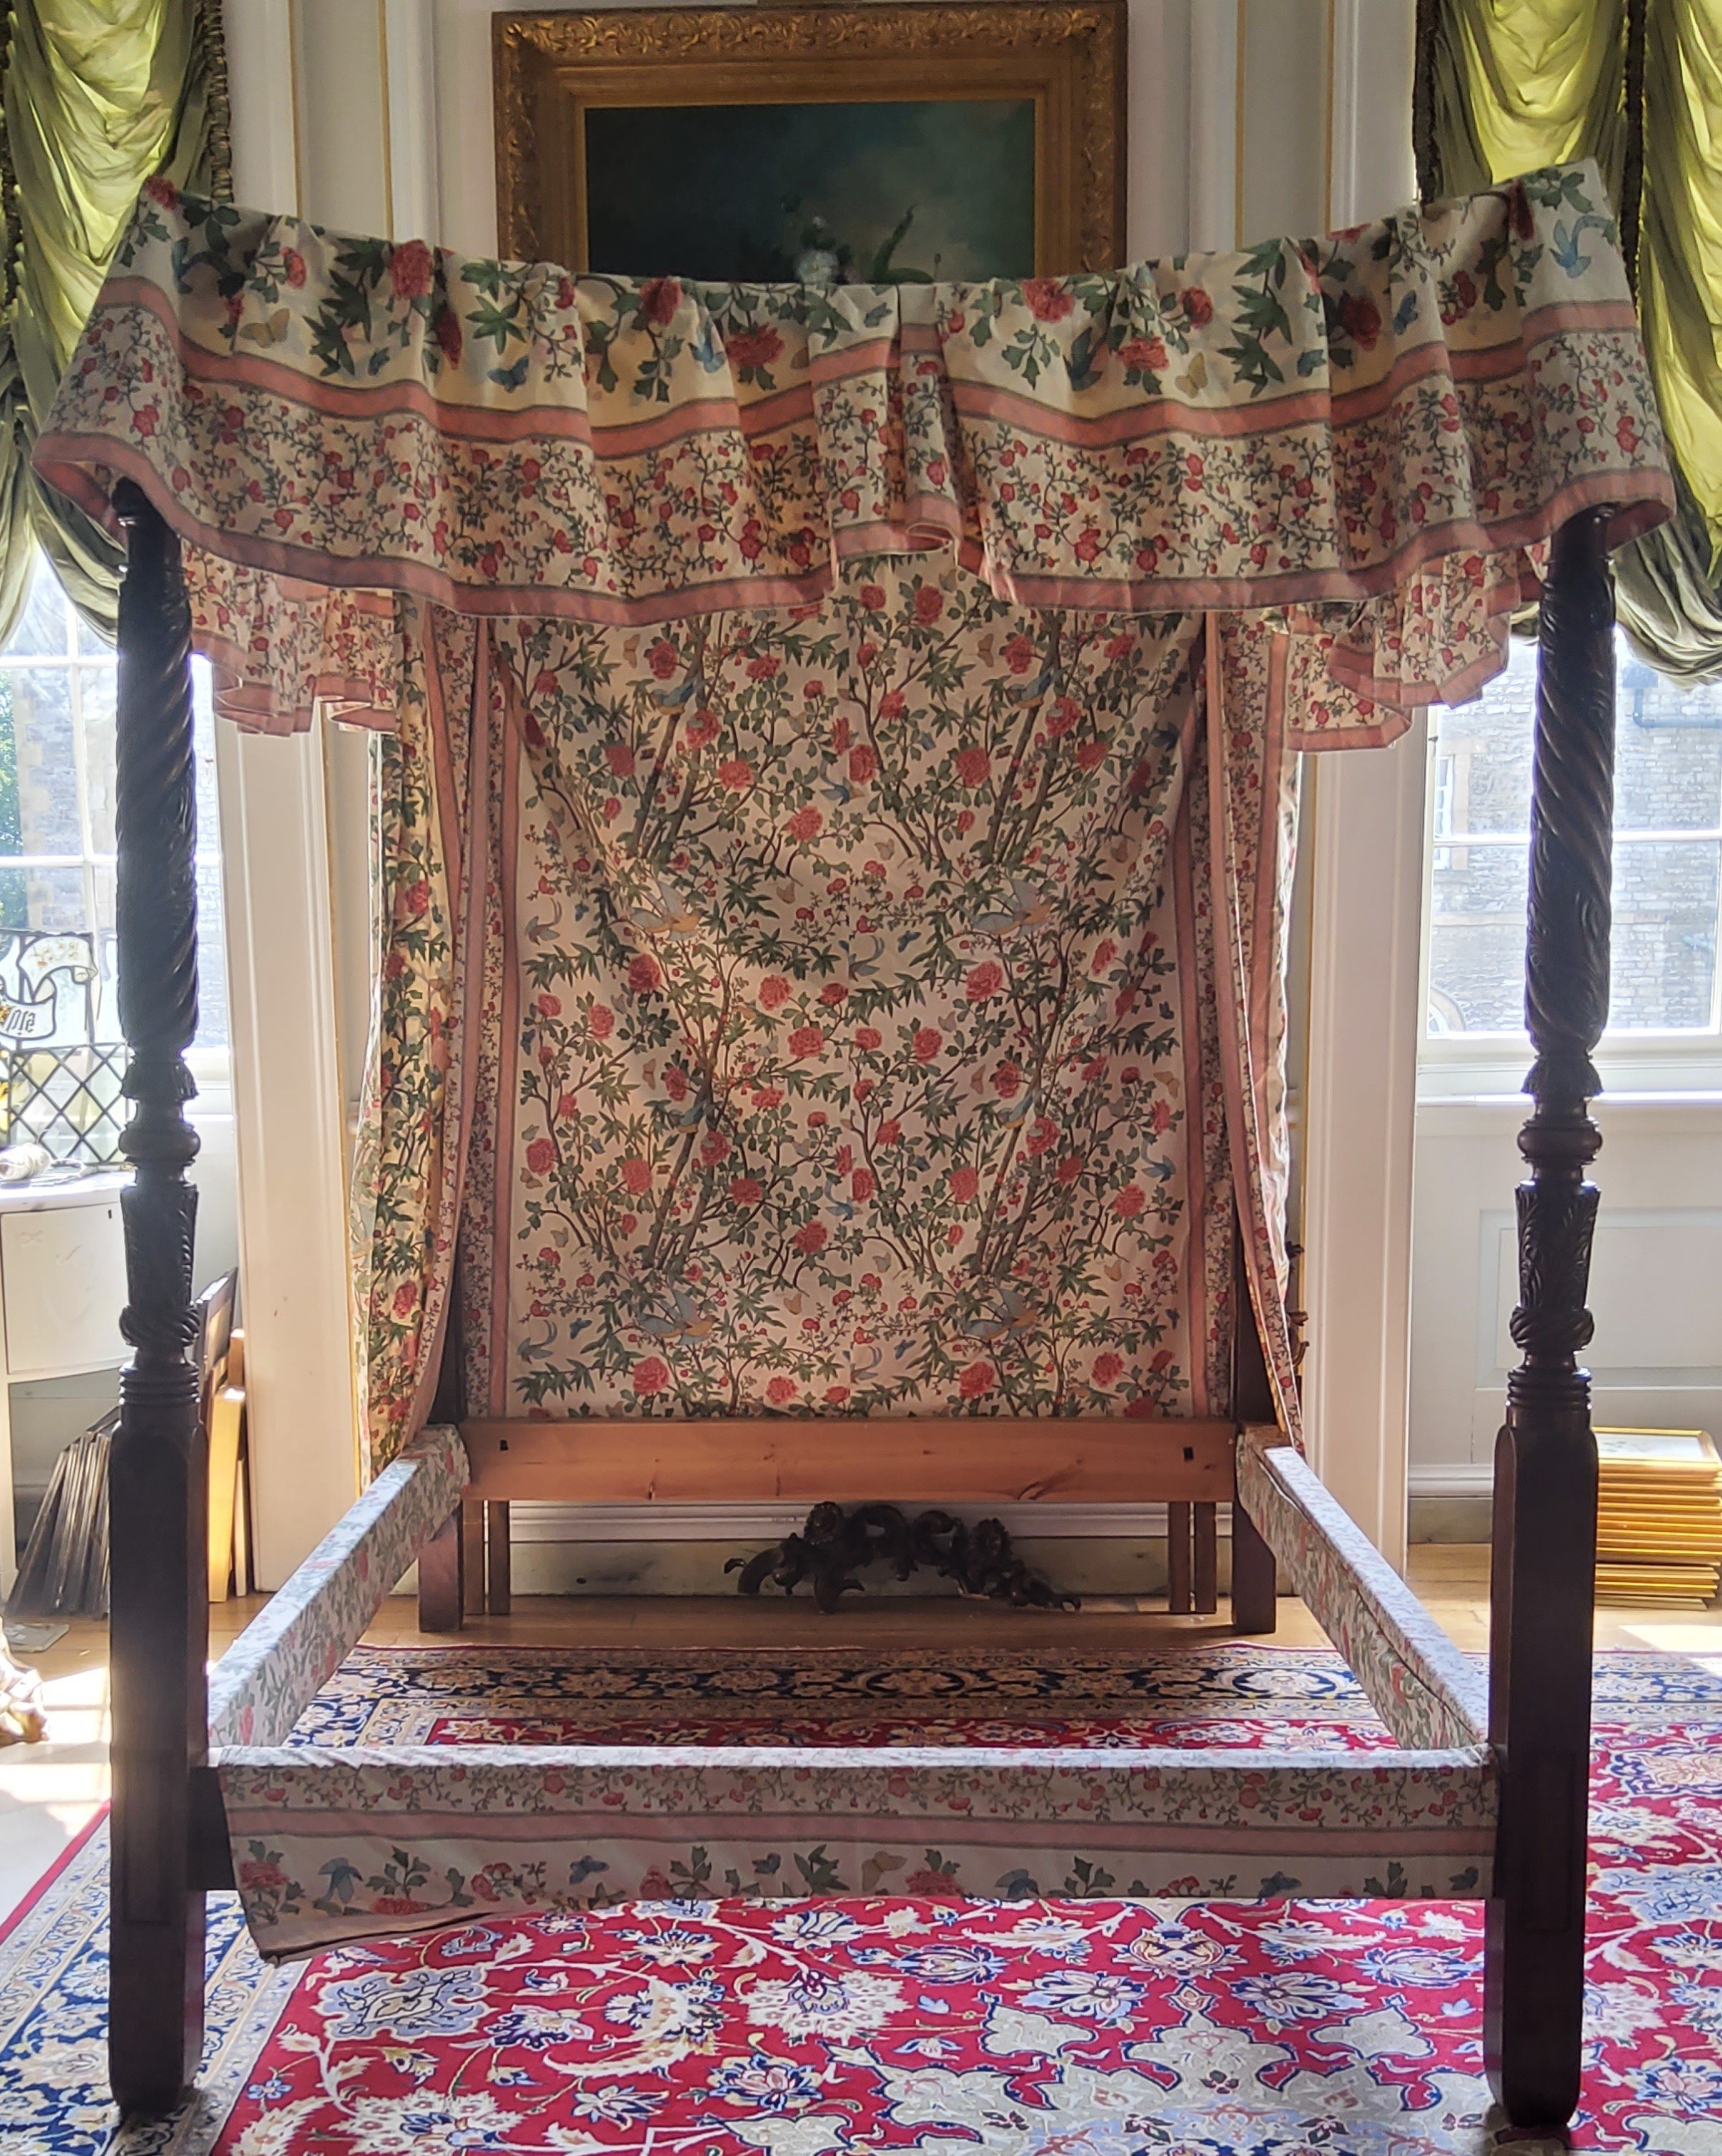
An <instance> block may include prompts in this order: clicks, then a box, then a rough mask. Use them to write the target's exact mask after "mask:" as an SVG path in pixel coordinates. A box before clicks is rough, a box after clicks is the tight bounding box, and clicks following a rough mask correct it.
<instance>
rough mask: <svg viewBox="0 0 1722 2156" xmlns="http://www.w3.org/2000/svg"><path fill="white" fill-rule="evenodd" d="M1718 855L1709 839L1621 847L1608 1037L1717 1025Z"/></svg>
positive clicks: (1616, 864) (1720, 864)
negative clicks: (1609, 1035)
mask: <svg viewBox="0 0 1722 2156" xmlns="http://www.w3.org/2000/svg"><path fill="white" fill-rule="evenodd" d="M1719 855H1722V848H1719V847H1718V845H1717V843H1716V841H1715V840H1714V839H1686V840H1684V841H1681V840H1674V841H1668V842H1654V841H1653V842H1651V843H1648V844H1638V845H1632V844H1627V845H1617V846H1616V848H1615V853H1614V946H1613V957H1612V982H1613V993H1612V1000H1611V1003H1610V1005H1609V1013H1608V1029H1609V1031H1610V1032H1611V1033H1622V1032H1625V1033H1632V1032H1644V1031H1665V1030H1676V1029H1692V1028H1697V1029H1702V1028H1705V1027H1708V1026H1709V1024H1711V1023H1712V1006H1713V1000H1714V989H1715V978H1716V908H1717V897H1718V878H1719V869H1722V860H1719Z"/></svg>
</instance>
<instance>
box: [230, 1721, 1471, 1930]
mask: <svg viewBox="0 0 1722 2156" xmlns="http://www.w3.org/2000/svg"><path fill="white" fill-rule="evenodd" d="M218 1768H219V1771H220V1778H221V1789H222V1794H223V1799H224V1802H225V1804H226V1807H227V1815H228V1834H229V1835H230V1837H231V1839H232V1842H233V1874H234V1877H235V1879H236V1881H237V1882H238V1888H239V1892H240V1894H241V1896H242V1897H243V1901H244V1904H245V1912H246V1915H247V1917H248V1918H249V1922H250V1924H251V1928H252V1933H253V1935H254V1938H256V1940H257V1943H258V1945H259V1948H261V1950H262V1951H263V1953H264V1954H265V1955H267V1956H269V1957H270V1958H274V1959H282V1958H291V1957H293V1956H295V1955H299V1954H305V1953H312V1952H315V1951H317V1950H319V1949H320V1948H325V1947H331V1946H336V1945H339V1944H341V1943H344V1942H351V1941H355V1940H360V1939H366V1938H387V1937H392V1936H397V1935H398V1934H400V1933H402V1932H410V1931H427V1930H430V1929H433V1928H436V1927H437V1926H439V1925H443V1924H449V1923H462V1922H470V1921H471V1920H472V1919H473V1918H474V1917H481V1916H523V1915H529V1914H531V1913H533V1912H542V1911H544V1910H546V1909H555V1908H569V1907H595V1906H604V1905H607V1904H610V1903H612V1902H628V1901H636V1900H639V1901H657V1900H665V1899H679V1898H681V1897H687V1896H705V1895H745V1896H748V1897H756V1898H761V1899H766V1900H772V1899H780V1898H786V1897H800V1896H803V1895H817V1894H889V1893H899V1894H900V1893H904V1892H909V1893H916V1894H929V1893H930V1894H935V1895H962V1896H967V1897H973V1898H976V1899H981V1900H1004V1901H1017V1900H1030V1899H1035V1898H1038V1897H1043V1896H1056V1895H1074V1896H1086V1895H1095V1894H1117V1895H1173V1896H1179V1897H1186V1896H1189V1897H1203V1898H1219V1899H1225V1900H1233V1901H1254V1900H1258V1899H1260V1898H1263V1897H1270V1896H1278V1895H1286V1894H1303V1895H1315V1896H1320V1897H1327V1898H1338V1897H1357V1896H1368V1895H1386V1894H1397V1895H1407V1896H1412V1897H1437V1898H1446V1897H1471V1896H1477V1895H1480V1894H1483V1893H1485V1892H1487V1891H1488V1886H1489V1852H1490V1850H1491V1848H1492V1846H1493V1844H1494V1816H1495V1804H1494V1770H1493V1767H1492V1765H1491V1763H1490V1761H1489V1755H1488V1754H1487V1753H1484V1752H1483V1751H1481V1750H1480V1749H1478V1748H1471V1749H1468V1750H1464V1751H1458V1752H1424V1753H1408V1752H1385V1753H1355V1752H1347V1753H1340V1752H1333V1753H1326V1752H1309V1753H1264V1752H1255V1751H1212V1752H1211V1751H1202V1752H1200V1753H1187V1752H1178V1751H1173V1750H1166V1749H1155V1750H1144V1751H1140V1752H1128V1751H1120V1750H1111V1749H1109V1750H1104V1751H1066V1750H1046V1751H1022V1750H1013V1751H1006V1750H976V1749H971V1748H966V1747H956V1746H953V1747H949V1748H945V1747H940V1748H932V1747H928V1748H913V1749H911V1748H902V1749H898V1748H890V1749H889V1750H887V1749H882V1748H874V1749H866V1750H863V1749H843V1750H812V1749H809V1750H805V1751H803V1750H799V1749H797V1750H787V1749H775V1750H763V1749H755V1748H748V1747H745V1746H735V1747H724V1748H683V1747H669V1746H665V1747H662V1748H655V1747H648V1746H632V1747H615V1748H611V1747H602V1746H586V1745H582V1746H567V1747H565V1746H553V1747H552V1746H531V1747H515V1748H508V1747H502V1746H490V1745H471V1746H461V1747H460V1748H458V1749H454V1748H450V1749H446V1750H445V1749H424V1748H400V1749H396V1748H388V1749H387V1750H368V1749H366V1750H360V1749H355V1750H353V1751H351V1752H339V1753H333V1752H318V1751H313V1750H310V1749H309V1748H307V1749H305V1750H301V1751H289V1750H276V1751H241V1750H234V1751H228V1752H225V1753H222V1754H221V1755H220V1757H219V1759H218Z"/></svg>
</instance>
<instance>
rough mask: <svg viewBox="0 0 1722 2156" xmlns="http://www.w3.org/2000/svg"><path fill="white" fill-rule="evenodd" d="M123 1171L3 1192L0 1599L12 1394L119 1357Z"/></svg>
mask: <svg viewBox="0 0 1722 2156" xmlns="http://www.w3.org/2000/svg"><path fill="white" fill-rule="evenodd" d="M126 1180H127V1178H126V1176H125V1175H123V1174H113V1175H99V1176H91V1177H90V1178H88V1179H87V1180H86V1181H84V1182H81V1183H59V1184H57V1185H48V1186H45V1187H44V1186H42V1185H37V1184H30V1183H23V1184H19V1185H17V1186H16V1187H13V1188H6V1187H4V1186H0V1496H3V1497H4V1499H5V1512H4V1514H3V1515H0V1593H7V1592H9V1591H10V1589H11V1586H12V1581H13V1574H14V1573H15V1571H16V1569H17V1560H16V1555H15V1553H14V1551H13V1533H12V1521H11V1517H10V1516H11V1510H12V1507H11V1502H10V1499H11V1493H12V1403H11V1388H12V1386H13V1384H15V1383H19V1382H20V1381H22V1380H23V1379H27V1378H74V1377H79V1376H81V1375H83V1374H84V1373H86V1372H90V1371H95V1370H111V1369H115V1368H118V1366H119V1365H120V1363H123V1362H124V1361H125V1359H126V1343H125V1342H124V1341H123V1340H122V1339H121V1338H120V1323H119V1319H120V1306H121V1305H122V1304H123V1303H124V1301H125V1300H126V1245H125V1239H124V1235H123V1232H122V1229H121V1226H120V1190H121V1188H122V1187H123V1186H124V1184H125V1183H126Z"/></svg>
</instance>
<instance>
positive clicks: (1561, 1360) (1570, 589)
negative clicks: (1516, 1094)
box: [1484, 510, 1614, 2132]
mask: <svg viewBox="0 0 1722 2156" xmlns="http://www.w3.org/2000/svg"><path fill="white" fill-rule="evenodd" d="M1613 822H1614V599H1613V591H1612V583H1611V580H1610V576H1609V569H1608V555H1607V515H1606V512H1605V511H1601V510H1589V511H1585V512H1583V513H1582V514H1581V515H1580V516H1576V517H1574V518H1573V519H1572V520H1571V522H1569V523H1568V524H1567V525H1566V526H1564V527H1563V528H1562V530H1561V531H1559V532H1558V533H1557V534H1556V535H1555V540H1554V542H1553V549H1552V552H1551V556H1550V567H1549V577H1548V583H1547V585H1546V587H1545V590H1544V593H1543V603H1542V619H1541V625H1540V639H1539V649H1538V655H1537V705H1536V742H1535V757H1534V760H1533V764H1532V772H1531V812H1530V829H1531V839H1530V907H1529V919H1528V924H1527V937H1526V944H1525V1022H1526V1024H1527V1026H1528V1028H1529V1029H1530V1039H1531V1046H1532V1048H1533V1050H1534V1051H1535V1063H1534V1064H1533V1065H1532V1067H1531V1071H1530V1076H1529V1078H1528V1079H1527V1080H1526V1081H1525V1085H1526V1090H1527V1091H1529V1092H1530V1095H1531V1096H1532V1101H1533V1109H1532V1113H1531V1116H1530V1121H1529V1122H1527V1123H1526V1124H1525V1127H1524V1129H1523V1131H1522V1132H1520V1138H1519V1149H1520V1152H1521V1153H1522V1154H1523V1155H1524V1157H1525V1164H1526V1166H1527V1168H1529V1170H1530V1173H1529V1176H1528V1178H1527V1179H1526V1180H1525V1182H1524V1183H1520V1186H1519V1191H1518V1214H1519V1305H1518V1307H1517V1308H1516V1309H1515V1310H1514V1312H1513V1318H1512V1335H1513V1339H1514V1342H1515V1344H1516V1345H1517V1346H1518V1347H1519V1349H1520V1363H1519V1366H1518V1368H1516V1369H1515V1370H1514V1371H1513V1372H1512V1373H1510V1375H1509V1378H1508V1380H1507V1419H1506V1423H1505V1425H1504V1428H1503V1429H1502V1430H1501V1433H1500V1436H1499V1439H1498V1440H1497V1441H1496V1446H1495V1496H1494V1578H1493V1582H1492V1591H1491V1599H1490V1625H1491V1636H1490V1641H1489V1735H1490V1738H1491V1740H1492V1742H1493V1743H1494V1748H1495V1751H1496V1754H1497V1758H1498V1761H1499V1768H1500V1775H1501V1784H1500V1824H1499V1830H1498V1836H1497V1841H1496V1853H1495V1873H1494V1893H1493V1896H1492V1897H1491V1899H1490V1902H1489V1912H1488V1929H1487V1952H1486V1958H1485V1974H1484V2003H1485V2026H1484V2043H1485V2050H1486V2053H1487V2057H1488V2064H1489V2079H1490V2082H1491V2083H1492V2084H1493V2086H1494V2091H1495V2093H1496V2095H1497V2096H1498V2097H1499V2098H1500V2100H1501V2102H1502V2104H1503V2105H1504V2108H1505V2110H1506V2112H1507V2113H1508V2116H1509V2119H1510V2121H1511V2123H1513V2125H1514V2126H1515V2127H1519V2128H1535V2129H1538V2130H1540V2131H1543V2132H1551V2131H1555V2130H1558V2129H1560V2128H1562V2127H1564V2125H1565V2123H1566V2120H1567V2119H1568V2118H1569V2117H1571V2113H1572V2111H1573V2109H1574V2107H1575V2106H1576V2103H1577V2101H1578V2094H1579V2067H1580V2059H1581V2014H1582V2007H1583V1997H1584V1945H1585V1846H1586V1782H1587V1775H1588V1754H1589V1746H1590V1727H1591V1606H1592V1602H1593V1599H1594V1595H1595V1577H1596V1440H1595V1438H1594V1436H1593V1435H1592V1434H1591V1380H1590V1377H1589V1374H1588V1373H1587V1372H1586V1371H1584V1370H1582V1369H1581V1368H1579V1366H1578V1362H1577V1356H1578V1353H1579V1350H1580V1349H1581V1348H1582V1347H1584V1346H1585V1345H1586V1342H1588V1341H1589V1339H1590V1337H1591V1313H1590V1312H1589V1310H1588V1309H1587V1308H1586V1294H1587V1291H1588V1287H1589V1281H1590V1270H1591V1236H1592V1233H1593V1231H1594V1229H1595V1224H1596V1198H1597V1193H1596V1186H1595V1184H1594V1183H1591V1182H1590V1181H1589V1180H1588V1178H1587V1177H1586V1169H1587V1168H1589V1166H1590V1164H1591V1161H1592V1160H1593V1159H1594V1158H1596V1152H1597V1150H1598V1148H1599V1147H1600V1146H1601V1144H1602V1137H1601V1134H1600V1133H1599V1132H1598V1131H1597V1128H1596V1125H1595V1123H1593V1122H1591V1116H1590V1102H1591V1098H1592V1096H1594V1095H1596V1093H1597V1092H1599V1091H1601V1090H1602V1088H1601V1081H1599V1079H1598V1078H1597V1075H1596V1066H1595V1065H1594V1064H1593V1063H1592V1061H1591V1053H1592V1051H1593V1050H1595V1048H1596V1044H1597V1042H1598V1040H1599V1039H1601V1038H1602V1029H1603V1027H1604V1025H1605V1024H1607V1018H1608V937H1609V917H1610V901H1609V891H1610V876H1611V869H1612V838H1613Z"/></svg>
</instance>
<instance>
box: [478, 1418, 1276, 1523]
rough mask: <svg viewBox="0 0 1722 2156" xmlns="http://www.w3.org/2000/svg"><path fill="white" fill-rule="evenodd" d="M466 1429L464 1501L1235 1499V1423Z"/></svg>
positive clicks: (602, 1424) (804, 1422) (776, 1422)
mask: <svg viewBox="0 0 1722 2156" xmlns="http://www.w3.org/2000/svg"><path fill="white" fill-rule="evenodd" d="M460 1434H461V1436H462V1437H463V1438H464V1440H465V1443H466V1449H467V1453H468V1455H469V1458H470V1460H471V1462H472V1481H471V1482H470V1484H469V1486H468V1490H467V1496H468V1500H469V1501H473V1500H474V1499H484V1500H485V1501H489V1502H492V1503H495V1502H498V1501H502V1502H507V1501H510V1500H514V1499H537V1500H540V1501H545V1500H548V1501H556V1500H561V1501H564V1502H568V1501H577V1502H579V1503H581V1504H587V1505H627V1504H645V1503H650V1502H652V1501H653V1500H657V1501H662V1502H664V1503H694V1504H698V1503H727V1504H734V1503H736V1502H737V1501H756V1502H759V1501H770V1500H773V1499H788V1500H790V1501H793V1502H796V1503H802V1502H805V1503H807V1504H809V1505H813V1504H817V1503H818V1502H819V1501H821V1500H822V1499H824V1498H831V1499H833V1500H835V1501H837V1502H838V1503H839V1504H864V1503H866V1502H868V1501H871V1500H874V1499H878V1500H881V1501H889V1502H894V1503H897V1504H905V1505H992V1504H1004V1505H1011V1504H1022V1503H1026V1502H1029V1501H1036V1500H1038V1501H1042V1502H1045V1503H1049V1504H1067V1505H1068V1504H1091V1505H1092V1504H1153V1503H1158V1502H1160V1501H1174V1502H1181V1503H1183V1504H1186V1505H1187V1504H1190V1503H1192V1502H1197V1503H1206V1504H1213V1503H1216V1502H1219V1501H1224V1500H1225V1499H1227V1498H1229V1497H1230V1496H1231V1495H1232V1491H1233V1478H1234V1474H1235V1467H1234V1449H1235V1446H1236V1444H1237V1430H1236V1426H1235V1425H1234V1424H1232V1423H1229V1422H1217V1421H1215V1422H1126V1421H1125V1420H1123V1419H1121V1418H1120V1419H1117V1420H1110V1419H1102V1418H1099V1417H1094V1418H1084V1419H1076V1418H1074V1417H1070V1418H1065V1419H1053V1418H1051V1417H1043V1418H1039V1419H1029V1418H1024V1419H1021V1420H1016V1419H1010V1420H1007V1419H1005V1418H1003V1417H1002V1416H1001V1417H987V1418H981V1417H961V1418H956V1419H949V1420H945V1419H933V1418H930V1417H929V1418H926V1419H920V1420H887V1419H885V1418H884V1417H883V1416H879V1417H871V1418H868V1419H862V1418H859V1417H853V1418H848V1419H838V1418H837V1417H831V1416H828V1417H823V1418H818V1419H799V1420H798V1419H794V1418H792V1417H789V1416H784V1417H782V1418H781V1419H772V1420H769V1421H766V1420H761V1421H748V1420H744V1419H741V1418H732V1419H714V1420H711V1421H708V1422H692V1421H689V1422H612V1421H598V1420H597V1419H592V1420H590V1421H569V1422H512V1421H508V1422H498V1421H476V1422H466V1423H463V1424H461V1426H460Z"/></svg>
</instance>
